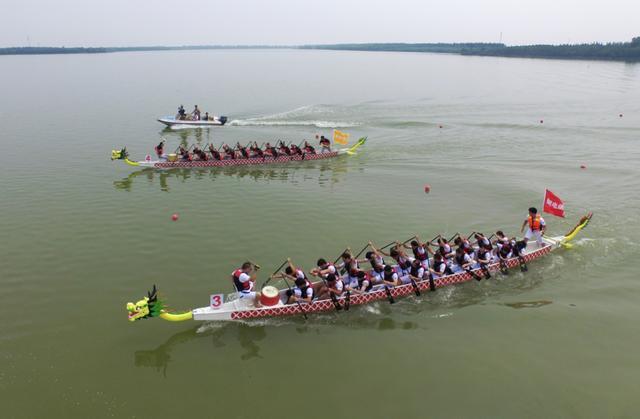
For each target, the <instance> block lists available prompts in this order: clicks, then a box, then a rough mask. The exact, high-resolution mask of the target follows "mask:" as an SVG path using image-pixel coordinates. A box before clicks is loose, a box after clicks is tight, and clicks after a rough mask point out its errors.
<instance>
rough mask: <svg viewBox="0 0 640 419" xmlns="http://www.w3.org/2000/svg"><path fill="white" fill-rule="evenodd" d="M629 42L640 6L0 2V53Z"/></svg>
mask: <svg viewBox="0 0 640 419" xmlns="http://www.w3.org/2000/svg"><path fill="white" fill-rule="evenodd" d="M501 32H502V34H503V35H502V36H503V38H502V39H503V41H504V42H505V43H507V44H529V43H566V42H593V41H602V42H608V41H627V40H630V39H631V38H632V37H634V36H639V35H640V0H606V1H605V0H602V1H593V0H582V1H579V0H536V1H526V2H525V1H518V0H511V1H507V0H484V1H483V0H478V1H472V0H442V1H438V0H423V1H420V0H388V1H378V0H368V1H364V0H343V1H340V0H324V1H316V0H312V1H303V0H298V1H295V0H269V1H258V0H227V1H221V0H183V1H178V0H155V1H150V0H108V1H107V0H105V1H98V0H15V1H14V0H0V46H24V45H27V44H30V45H32V46H38V45H42V46H45V45H47V46H49V45H51V46H63V45H65V46H132V45H193V44H225V45H228V44H279V45H287V44H288V45H291V44H319V43H323V44H324V43H341V42H462V41H476V42H478V41H484V42H495V41H498V40H499V39H500V33H501Z"/></svg>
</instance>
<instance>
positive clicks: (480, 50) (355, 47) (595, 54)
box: [0, 37, 640, 62]
mask: <svg viewBox="0 0 640 419" xmlns="http://www.w3.org/2000/svg"><path fill="white" fill-rule="evenodd" d="M220 49H226V50H228V49H315V50H333V51H372V52H377V51H386V52H430V53H447V54H459V55H476V56H487V57H507V58H546V59H573V60H603V61H629V62H637V61H640V37H635V38H633V39H632V40H631V42H616V43H608V44H600V43H592V44H574V45H569V44H566V45H521V46H507V45H505V44H502V43H474V42H471V43H412V44H410V43H369V44H331V45H290V46H287V45H278V46H275V45H184V46H148V47H97V48H96V47H91V48H84V47H72V48H66V47H12V48H0V55H43V54H105V53H114V52H135V51H193V50H220Z"/></svg>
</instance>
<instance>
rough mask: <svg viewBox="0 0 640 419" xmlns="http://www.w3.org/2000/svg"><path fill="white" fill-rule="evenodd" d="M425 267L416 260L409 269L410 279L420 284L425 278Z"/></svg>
mask: <svg viewBox="0 0 640 419" xmlns="http://www.w3.org/2000/svg"><path fill="white" fill-rule="evenodd" d="M424 272H425V267H424V265H423V262H422V261H421V260H420V259H414V260H413V262H411V267H410V268H409V279H410V280H411V279H412V280H414V281H415V282H420V281H422V279H423V278H424Z"/></svg>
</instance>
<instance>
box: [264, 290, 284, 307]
mask: <svg viewBox="0 0 640 419" xmlns="http://www.w3.org/2000/svg"><path fill="white" fill-rule="evenodd" d="M279 302H280V293H279V292H278V289H277V288H276V287H272V286H271V285H267V286H266V287H264V288H262V291H261V294H260V304H262V305H263V306H267V307H271V306H275V305H276V304H278V303H279Z"/></svg>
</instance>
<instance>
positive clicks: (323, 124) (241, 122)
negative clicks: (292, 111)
mask: <svg viewBox="0 0 640 419" xmlns="http://www.w3.org/2000/svg"><path fill="white" fill-rule="evenodd" d="M228 125H234V126H309V127H316V128H350V127H357V126H359V125H360V124H359V123H357V122H349V121H347V122H337V121H308V120H304V121H295V120H276V121H273V120H265V119H262V118H255V119H234V120H233V121H231V122H229V124H228Z"/></svg>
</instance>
